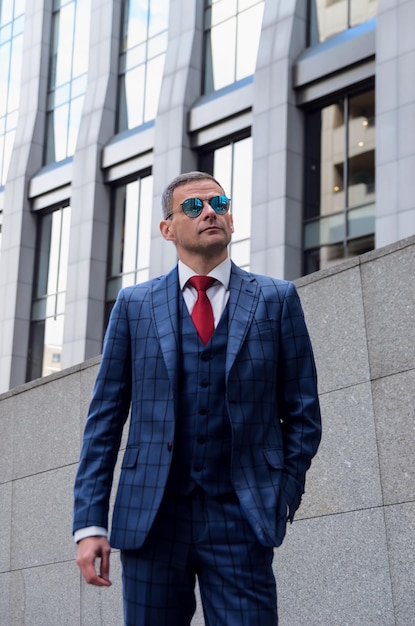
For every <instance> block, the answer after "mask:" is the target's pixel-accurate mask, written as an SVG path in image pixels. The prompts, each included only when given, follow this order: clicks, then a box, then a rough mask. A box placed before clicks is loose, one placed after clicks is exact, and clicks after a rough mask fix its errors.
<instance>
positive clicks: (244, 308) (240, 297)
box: [226, 263, 259, 374]
mask: <svg viewBox="0 0 415 626" xmlns="http://www.w3.org/2000/svg"><path fill="white" fill-rule="evenodd" d="M229 292H230V293H229V302H228V307H229V320H228V348H227V354H226V374H228V373H229V370H230V369H231V367H232V365H233V364H234V361H235V358H236V356H237V354H238V352H239V350H240V348H241V345H242V342H243V340H244V339H245V336H246V333H247V331H248V328H249V326H250V324H251V322H252V319H253V316H254V312H255V309H256V307H257V304H258V297H259V288H258V284H257V282H256V280H255V278H254V277H252V276H251V275H250V274H248V273H247V272H244V271H243V270H241V269H239V268H238V267H237V266H236V265H234V264H233V263H232V271H231V278H230V283H229Z"/></svg>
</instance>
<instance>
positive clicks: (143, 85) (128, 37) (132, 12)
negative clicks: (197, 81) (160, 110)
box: [117, 0, 169, 131]
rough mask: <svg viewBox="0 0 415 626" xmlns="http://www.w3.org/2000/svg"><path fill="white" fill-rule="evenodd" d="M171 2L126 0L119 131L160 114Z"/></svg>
mask: <svg viewBox="0 0 415 626" xmlns="http://www.w3.org/2000/svg"><path fill="white" fill-rule="evenodd" d="M168 16H169V1H168V0H145V1H141V0H124V3H123V33H122V38H121V39H122V41H121V50H120V59H119V74H120V76H119V83H118V124H117V129H118V131H122V130H125V129H127V128H136V127H137V126H140V125H141V124H144V123H145V122H148V121H150V120H153V119H154V118H155V117H156V114H157V107H158V101H159V96H160V87H161V81H162V77H163V71H164V62H165V56H166V49H167V27H168Z"/></svg>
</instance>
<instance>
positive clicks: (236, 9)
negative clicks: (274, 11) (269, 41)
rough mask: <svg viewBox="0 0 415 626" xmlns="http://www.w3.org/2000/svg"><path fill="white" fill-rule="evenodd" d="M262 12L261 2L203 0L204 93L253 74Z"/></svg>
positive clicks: (262, 5) (257, 0)
mask: <svg viewBox="0 0 415 626" xmlns="http://www.w3.org/2000/svg"><path fill="white" fill-rule="evenodd" d="M263 11H264V1H263V0H261V1H259V0H206V2H205V16H204V47H205V63H204V65H205V71H204V86H203V91H204V93H210V92H211V91H216V90H218V89H221V88H222V87H226V86H227V85H231V84H232V83H234V82H236V81H238V80H241V79H242V78H246V77H247V76H251V75H252V74H253V73H254V71H255V65H256V59H257V53H258V45H259V37H260V34H261V26H262V14H263Z"/></svg>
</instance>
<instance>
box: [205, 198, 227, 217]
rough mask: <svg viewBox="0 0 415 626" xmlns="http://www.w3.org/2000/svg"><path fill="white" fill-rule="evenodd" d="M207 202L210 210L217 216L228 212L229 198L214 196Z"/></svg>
mask: <svg viewBox="0 0 415 626" xmlns="http://www.w3.org/2000/svg"><path fill="white" fill-rule="evenodd" d="M209 202H210V206H211V207H212V209H213V210H214V211H215V212H216V213H218V214H219V215H223V213H226V211H227V210H228V204H229V198H227V197H226V196H215V197H214V198H211V199H210V201H209Z"/></svg>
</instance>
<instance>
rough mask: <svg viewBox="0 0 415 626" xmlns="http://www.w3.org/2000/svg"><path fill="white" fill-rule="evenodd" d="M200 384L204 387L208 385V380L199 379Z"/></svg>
mask: <svg viewBox="0 0 415 626" xmlns="http://www.w3.org/2000/svg"><path fill="white" fill-rule="evenodd" d="M200 386H201V387H203V388H205V387H209V381H208V380H201V381H200Z"/></svg>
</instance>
